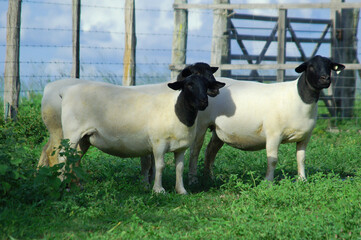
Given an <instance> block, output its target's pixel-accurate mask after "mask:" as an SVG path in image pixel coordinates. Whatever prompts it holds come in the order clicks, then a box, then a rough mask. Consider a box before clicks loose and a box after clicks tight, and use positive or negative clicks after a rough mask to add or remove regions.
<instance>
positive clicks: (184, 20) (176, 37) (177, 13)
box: [170, 0, 188, 80]
mask: <svg viewBox="0 0 361 240" xmlns="http://www.w3.org/2000/svg"><path fill="white" fill-rule="evenodd" d="M174 3H175V4H177V3H187V0H174ZM187 36H188V10H185V9H174V29H173V42H172V59H171V66H172V65H179V64H185V63H186V57H187V55H186V53H187ZM171 66H170V69H171V79H172V80H175V79H176V78H177V76H178V74H179V72H180V70H181V69H178V70H177V69H172V68H171Z"/></svg>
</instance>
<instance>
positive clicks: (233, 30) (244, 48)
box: [230, 20, 253, 64]
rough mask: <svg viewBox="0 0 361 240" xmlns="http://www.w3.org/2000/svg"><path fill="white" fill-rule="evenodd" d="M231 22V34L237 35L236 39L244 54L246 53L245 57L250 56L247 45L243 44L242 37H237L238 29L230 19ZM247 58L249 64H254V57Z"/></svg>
mask: <svg viewBox="0 0 361 240" xmlns="http://www.w3.org/2000/svg"><path fill="white" fill-rule="evenodd" d="M230 24H231V34H232V35H231V36H234V37H235V39H236V41H237V43H238V45H239V47H240V48H241V50H242V52H243V55H244V56H245V57H247V56H249V53H248V51H247V49H246V46H245V45H244V44H243V41H242V39H240V38H238V37H237V35H238V33H237V30H236V29H235V27H234V25H233V23H232V21H231V20H230ZM231 36H230V38H231ZM231 58H232V55H231ZM246 60H247V62H248V63H249V64H253V62H252V59H249V58H247V59H246Z"/></svg>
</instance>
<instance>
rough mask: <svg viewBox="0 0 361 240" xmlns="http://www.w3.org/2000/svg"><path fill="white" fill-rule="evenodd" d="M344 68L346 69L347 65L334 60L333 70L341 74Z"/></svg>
mask: <svg viewBox="0 0 361 240" xmlns="http://www.w3.org/2000/svg"><path fill="white" fill-rule="evenodd" d="M344 69H345V65H342V64H340V63H334V62H332V70H333V71H336V73H337V74H339V73H340V72H341V71H342V70H344Z"/></svg>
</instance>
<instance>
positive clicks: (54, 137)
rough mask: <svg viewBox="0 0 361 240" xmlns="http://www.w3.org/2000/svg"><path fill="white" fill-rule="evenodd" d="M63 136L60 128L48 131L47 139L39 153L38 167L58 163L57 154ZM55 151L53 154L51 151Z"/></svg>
mask: <svg viewBox="0 0 361 240" xmlns="http://www.w3.org/2000/svg"><path fill="white" fill-rule="evenodd" d="M62 138H63V132H62V129H61V128H58V129H56V130H53V131H51V132H50V137H49V141H48V142H47V143H46V144H45V146H44V147H43V151H42V153H41V156H40V159H39V162H38V168H39V167H42V166H50V167H52V166H54V165H55V164H58V163H59V162H58V154H59V149H58V147H59V146H60V143H61V139H62ZM54 151H55V153H54V154H53V152H54Z"/></svg>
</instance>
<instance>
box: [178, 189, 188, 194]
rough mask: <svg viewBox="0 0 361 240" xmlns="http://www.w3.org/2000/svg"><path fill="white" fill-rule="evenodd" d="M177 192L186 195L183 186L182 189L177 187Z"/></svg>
mask: <svg viewBox="0 0 361 240" xmlns="http://www.w3.org/2000/svg"><path fill="white" fill-rule="evenodd" d="M176 191H177V193H178V194H182V195H187V194H188V192H187V191H186V190H185V189H184V188H183V189H177V190H176Z"/></svg>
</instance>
